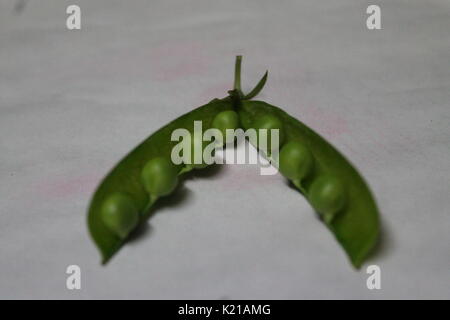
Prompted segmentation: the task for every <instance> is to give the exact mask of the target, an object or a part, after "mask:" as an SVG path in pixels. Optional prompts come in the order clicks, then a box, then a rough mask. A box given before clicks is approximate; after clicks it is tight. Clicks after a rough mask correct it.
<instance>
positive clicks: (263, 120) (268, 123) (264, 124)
mask: <svg viewBox="0 0 450 320" xmlns="http://www.w3.org/2000/svg"><path fill="white" fill-rule="evenodd" d="M254 127H255V129H256V130H257V136H258V148H260V149H264V148H261V146H262V142H261V141H260V137H259V136H260V132H259V129H266V130H267V151H268V152H267V153H269V154H270V153H272V151H274V150H273V149H275V147H276V146H272V143H271V142H272V132H271V130H272V129H278V137H279V140H278V141H279V145H278V147H281V145H282V144H283V141H284V126H283V122H281V120H280V119H279V118H278V117H276V116H274V115H271V114H265V115H263V116H261V117H259V118H257V119H256V120H255V123H254ZM262 151H264V152H265V151H266V150H262Z"/></svg>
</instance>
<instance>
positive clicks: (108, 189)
mask: <svg viewBox="0 0 450 320" xmlns="http://www.w3.org/2000/svg"><path fill="white" fill-rule="evenodd" d="M232 109H233V105H232V103H231V100H230V99H229V98H226V99H222V100H220V99H214V100H212V101H211V102H209V103H208V104H206V105H203V106H201V107H198V108H197V109H194V110H193V111H191V112H189V113H187V114H185V115H183V116H181V117H179V118H177V119H176V120H174V121H172V122H170V123H169V124H167V125H166V126H164V127H162V128H161V129H159V130H158V131H156V132H155V133H153V134H152V135H151V136H150V137H148V138H147V139H146V140H144V141H143V142H142V143H141V144H139V145H138V146H137V147H136V148H135V149H133V150H132V151H131V152H130V153H129V154H128V155H126V156H125V157H124V158H123V159H122V160H121V161H120V162H119V163H118V164H117V165H116V166H115V167H114V168H113V169H112V170H111V171H110V172H109V174H108V175H107V176H106V177H105V178H104V179H103V181H102V182H101V183H100V185H99V186H98V188H97V190H96V192H95V194H94V196H93V198H92V200H91V203H90V206H89V212H88V227H89V232H90V234H91V237H92V238H93V240H94V242H95V244H96V245H97V247H98V249H99V250H100V253H101V255H102V263H106V262H107V261H108V260H109V259H110V258H111V257H112V256H113V255H114V253H116V252H117V251H118V250H119V249H120V248H121V246H122V245H123V244H124V243H125V242H126V240H127V235H128V234H129V233H130V232H131V231H132V230H131V229H134V228H135V227H136V226H137V225H139V224H140V223H142V222H143V221H145V220H146V219H147V218H148V213H149V211H150V209H151V208H150V207H151V205H152V204H153V203H154V202H155V201H156V199H151V196H150V194H149V193H148V191H147V190H146V188H145V186H144V184H143V182H142V172H143V169H144V167H145V165H146V164H147V163H148V161H149V160H150V159H155V158H158V159H167V160H170V159H171V152H172V148H173V147H174V146H175V144H176V143H177V142H176V141H171V135H172V132H173V131H174V130H176V129H180V128H184V129H187V130H189V131H190V132H192V131H193V128H194V121H201V122H202V128H203V130H206V129H208V128H210V127H211V123H212V121H213V119H214V117H215V116H216V115H217V114H218V113H220V112H222V111H225V110H232ZM174 168H175V170H176V174H177V175H180V174H182V173H183V172H186V171H188V170H186V166H184V165H183V164H179V165H174ZM105 210H109V211H110V212H112V213H114V212H116V211H118V210H121V211H122V212H123V218H122V219H123V220H127V221H112V224H113V226H112V227H111V226H110V225H108V224H107V223H106V222H107V221H108V220H106V221H105V217H104V212H105ZM128 213H129V214H128ZM135 213H137V214H135ZM119 214H120V212H119ZM126 214H128V216H131V218H129V217H128V218H127V216H126ZM133 217H135V218H133ZM117 219H119V220H120V217H119V218H116V220H117ZM130 220H131V221H130ZM124 223H125V225H127V224H128V225H129V227H128V228H127V229H125V230H123V234H121V233H120V232H117V230H116V228H114V227H115V226H116V225H120V224H124ZM113 230H116V232H114V231H113Z"/></svg>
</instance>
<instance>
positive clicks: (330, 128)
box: [299, 107, 350, 137]
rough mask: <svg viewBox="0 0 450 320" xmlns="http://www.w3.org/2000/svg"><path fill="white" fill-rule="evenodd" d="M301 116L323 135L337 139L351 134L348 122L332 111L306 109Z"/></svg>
mask: <svg viewBox="0 0 450 320" xmlns="http://www.w3.org/2000/svg"><path fill="white" fill-rule="evenodd" d="M300 114H301V118H299V119H300V120H301V121H302V122H304V123H305V124H306V125H308V126H309V127H311V128H313V129H314V130H315V131H317V132H319V133H320V134H321V135H324V136H327V137H336V136H340V135H342V134H347V133H349V132H350V130H349V125H348V123H347V120H346V119H345V118H343V117H342V116H341V115H339V114H338V113H334V112H332V111H330V110H326V111H324V110H322V109H319V108H317V107H304V108H302V110H301V113H300Z"/></svg>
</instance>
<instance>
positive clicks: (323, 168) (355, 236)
mask: <svg viewBox="0 0 450 320" xmlns="http://www.w3.org/2000/svg"><path fill="white" fill-rule="evenodd" d="M238 113H239V116H240V119H241V123H242V125H243V127H244V128H245V129H248V128H252V125H253V123H254V120H255V119H257V118H259V117H261V116H264V115H267V114H271V115H274V116H276V117H278V118H279V119H280V120H281V121H282V122H283V125H284V132H285V143H288V142H289V141H294V140H298V141H302V143H304V144H305V145H306V146H307V147H308V149H309V150H310V151H311V153H312V155H313V157H314V171H313V173H312V174H311V175H310V176H308V178H307V179H304V180H303V181H301V182H300V181H293V183H294V184H295V185H296V187H297V188H298V189H299V190H300V191H301V192H302V193H303V194H304V195H306V197H307V199H308V200H309V201H310V199H309V198H308V194H309V190H310V187H311V184H312V183H313V182H314V181H315V179H317V177H319V176H321V175H328V174H329V175H332V176H334V177H336V178H337V179H339V180H340V181H342V183H343V184H344V185H345V188H346V194H347V195H346V203H345V206H344V208H343V209H342V210H341V212H337V213H336V215H335V217H334V219H332V220H331V221H330V222H329V223H326V224H327V226H328V227H329V229H330V230H331V231H332V232H333V234H334V235H335V236H336V238H337V240H338V241H339V242H340V244H341V245H342V247H343V248H344V249H345V251H346V252H347V254H348V256H349V258H350V260H351V262H352V264H353V265H354V266H355V267H357V268H358V267H360V266H361V264H362V263H363V261H364V259H365V258H366V257H367V256H368V254H369V253H370V251H371V250H372V248H373V247H374V245H375V243H376V242H377V238H378V233H379V215H378V209H377V207H376V204H375V200H374V198H373V196H372V194H371V192H370V190H369V188H368V186H367V184H366V183H365V182H364V180H363V178H362V177H361V175H360V174H359V173H358V172H357V171H356V169H355V168H354V167H353V166H352V165H351V163H350V162H349V161H348V160H347V159H345V157H344V156H343V155H342V154H341V153H339V151H337V150H336V149H335V148H334V147H333V146H332V145H331V144H330V143H328V142H327V141H326V140H325V139H323V138H322V137H321V136H320V135H319V134H317V133H316V132H314V131H313V130H312V129H310V128H309V127H307V126H306V125H305V124H303V123H302V122H300V121H298V120H297V119H295V118H293V117H291V116H290V115H288V114H287V113H286V112H284V111H283V110H281V109H280V108H277V107H274V106H272V105H270V104H268V103H265V102H263V101H242V103H241V105H240V109H239V112H238ZM325 222H326V221H325Z"/></svg>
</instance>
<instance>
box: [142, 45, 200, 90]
mask: <svg viewBox="0 0 450 320" xmlns="http://www.w3.org/2000/svg"><path fill="white" fill-rule="evenodd" d="M202 52H204V47H203V46H202V45H199V44H197V43H195V42H184V43H183V42H182V43H179V42H177V43H175V42H173V43H167V44H164V45H163V46H161V47H158V48H156V49H155V50H153V52H152V53H151V54H150V61H151V62H152V63H153V65H152V69H153V72H154V76H155V77H156V79H157V80H161V81H172V80H176V79H180V78H185V77H188V76H192V75H200V74H203V73H204V72H205V71H206V70H207V66H208V61H207V59H206V58H205V56H204V55H203V54H202Z"/></svg>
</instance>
